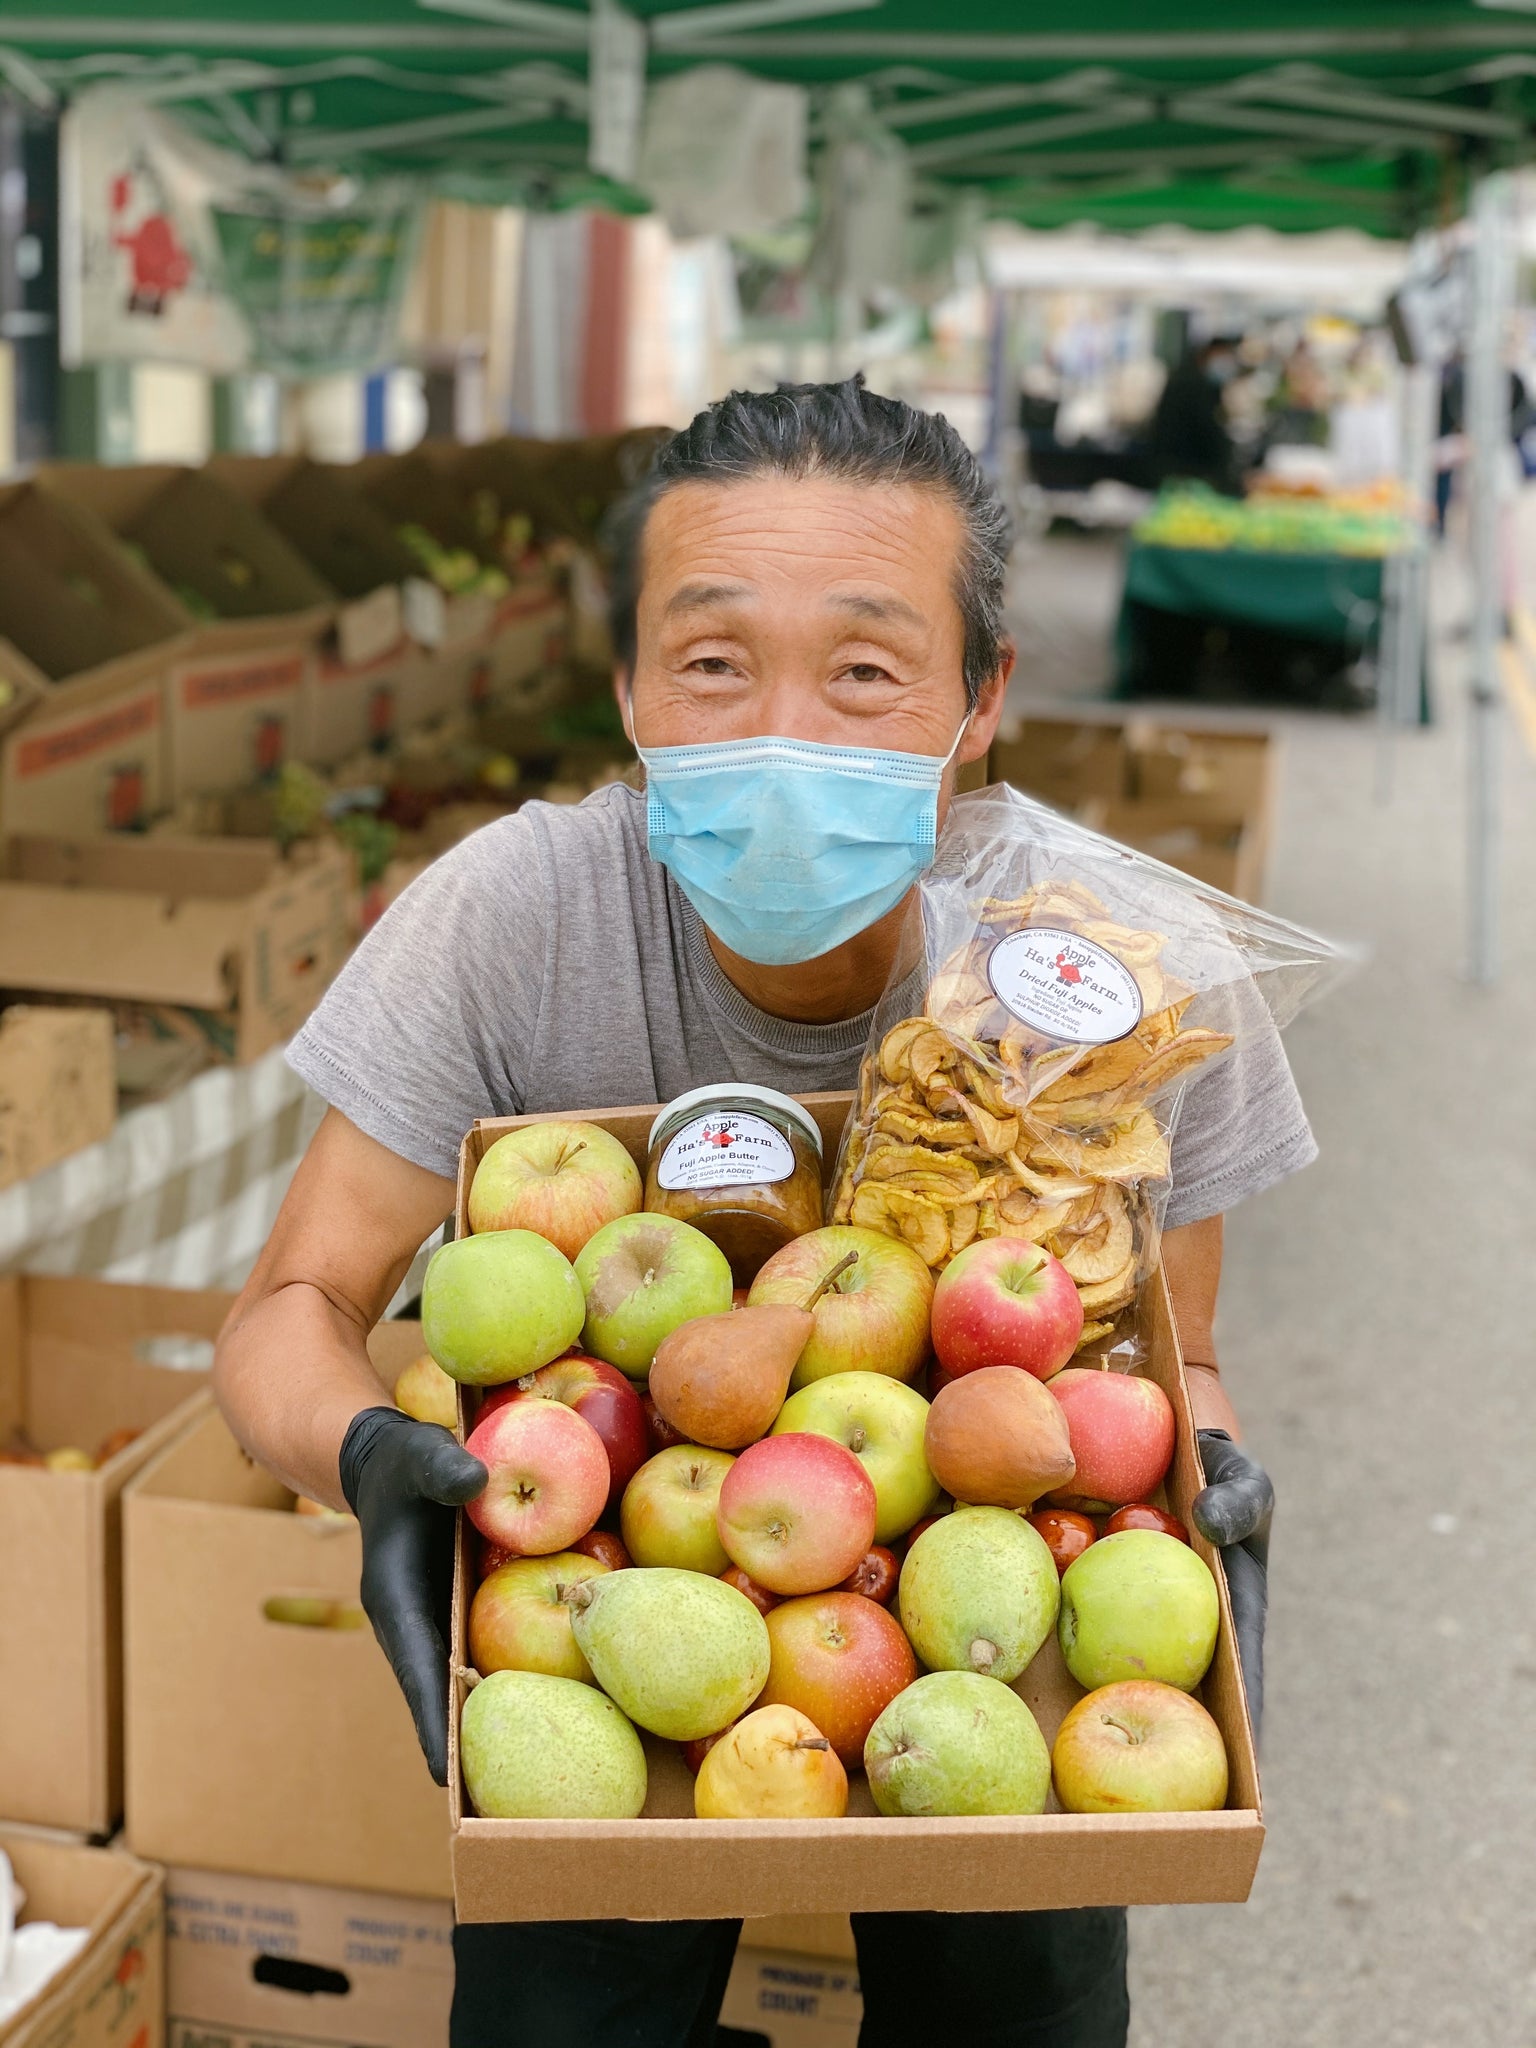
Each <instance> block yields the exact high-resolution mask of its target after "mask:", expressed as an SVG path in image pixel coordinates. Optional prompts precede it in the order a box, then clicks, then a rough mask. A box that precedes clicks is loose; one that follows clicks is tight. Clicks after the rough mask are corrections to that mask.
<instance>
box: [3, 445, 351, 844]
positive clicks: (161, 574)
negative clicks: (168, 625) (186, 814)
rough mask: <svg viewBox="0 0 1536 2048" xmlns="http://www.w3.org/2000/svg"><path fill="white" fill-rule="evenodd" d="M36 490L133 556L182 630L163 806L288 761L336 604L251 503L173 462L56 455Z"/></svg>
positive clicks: (172, 681) (298, 742)
mask: <svg viewBox="0 0 1536 2048" xmlns="http://www.w3.org/2000/svg"><path fill="white" fill-rule="evenodd" d="M39 484H40V486H41V488H42V489H43V490H45V491H46V492H47V493H48V494H50V495H51V496H52V497H54V498H55V499H56V500H60V501H62V502H64V503H65V504H68V505H71V506H73V507H74V508H76V510H77V511H78V512H80V513H82V514H83V515H85V516H86V517H87V518H89V519H91V520H93V521H95V522H96V523H97V526H98V529H99V530H101V531H104V532H108V533H110V534H112V535H114V536H115V537H116V539H117V541H118V542H119V543H120V544H121V545H122V546H123V547H125V548H126V549H127V550H129V551H130V553H131V554H132V555H133V556H135V557H136V558H137V559H139V560H141V561H142V562H143V563H144V564H145V566H146V568H147V569H148V571H149V572H150V573H151V574H152V575H153V577H154V578H155V579H156V580H157V581H158V583H159V585H160V586H161V588H162V590H163V592H164V593H165V595H166V596H167V597H168V598H169V599H170V600H171V601H172V602H173V603H174V604H175V606H176V608H177V610H178V613H179V615H180V620H181V624H182V626H183V627H184V628H189V629H191V631H192V638H191V639H190V641H189V642H188V643H187V645H186V647H185V648H184V650H183V653H182V656H181V658H179V659H178V660H177V662H176V663H175V664H174V665H173V666H172V668H171V671H170V676H169V682H168V696H167V718H168V746H167V777H168V787H167V792H166V795H167V801H168V803H172V804H174V803H178V802H180V800H181V799H182V798H183V797H185V796H195V795H200V794H202V793H204V792H205V791H211V790H223V789H239V788H242V787H243V786H244V785H245V784H246V783H248V782H253V781H256V780H258V779H259V778H260V777H261V776H263V775H269V774H271V773H273V772H274V771H275V770H276V769H277V768H278V767H280V766H281V764H282V763H283V761H285V760H287V759H289V758H291V757H294V756H296V755H298V754H299V753H300V751H301V749H302V743H303V733H302V726H301V719H302V713H303V706H304V693H305V687H306V683H307V680H308V675H309V670H310V665H311V663H312V662H313V660H314V659H315V656H316V652H317V649H318V647H319V645H320V642H321V641H322V639H323V638H324V637H325V635H326V634H327V633H328V632H329V630H330V629H331V626H332V624H333V619H334V615H335V613H336V609H337V598H336V593H335V592H334V591H333V590H331V588H330V587H329V585H327V584H326V583H325V582H323V581H322V579H321V578H320V577H319V576H317V575H316V573H315V572H314V570H313V569H311V568H310V567H309V565H308V564H307V563H306V562H305V561H303V560H302V559H301V557H300V556H299V555H297V554H296V553H295V552H294V550H293V549H292V548H290V547H289V545H288V543H287V542H286V541H285V540H284V539H283V537H282V535H281V534H280V533H278V532H277V531H276V529H275V528H273V527H271V526H269V525H268V524H267V522H266V521H265V520H264V519H263V518H262V516H261V514H260V513H259V512H258V511H257V509H256V507H255V506H254V505H253V504H251V503H250V502H249V501H248V499H246V498H244V497H242V496H241V495H240V494H239V493H238V492H236V491H234V490H231V489H229V488H227V487H226V486H225V485H224V484H222V483H220V482H219V481H217V480H216V479H215V478H214V477H213V476H212V475H211V474H209V473H208V472H206V471H203V470H193V469H186V468H183V467H181V466H179V465H177V464H174V463H148V464H142V465H139V466H134V467H125V468H117V467H109V466H102V465H97V464H93V463H55V464H50V465H48V466H47V467H46V468H44V469H43V470H41V471H40V472H39Z"/></svg>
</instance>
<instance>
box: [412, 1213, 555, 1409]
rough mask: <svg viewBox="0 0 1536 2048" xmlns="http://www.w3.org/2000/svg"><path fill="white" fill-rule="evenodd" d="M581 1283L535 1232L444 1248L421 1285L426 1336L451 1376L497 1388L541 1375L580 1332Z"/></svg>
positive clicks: (496, 1233) (503, 1233)
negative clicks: (525, 1376)
mask: <svg viewBox="0 0 1536 2048" xmlns="http://www.w3.org/2000/svg"><path fill="white" fill-rule="evenodd" d="M584 1313H585V1304H584V1301H583V1297H582V1290H581V1283H580V1282H579V1281H578V1279H577V1278H576V1275H575V1273H574V1271H573V1270H572V1268H571V1262H570V1260H569V1259H568V1258H566V1256H565V1254H564V1253H563V1252H558V1251H556V1250H555V1247H554V1246H553V1245H552V1244H550V1243H549V1241H548V1240H547V1239H546V1238H542V1237H540V1236H538V1234H537V1233H536V1232H534V1231H532V1230H489V1231H486V1232H485V1233H484V1234H483V1235H482V1236H479V1237H460V1238H455V1240H454V1241H453V1243H452V1244H442V1245H439V1246H438V1248H437V1250H436V1251H435V1252H434V1253H433V1254H432V1256H431V1258H430V1259H429V1260H428V1262H427V1273H426V1278H425V1280H424V1281H423V1282H422V1288H421V1334H422V1338H423V1340H424V1341H425V1343H426V1347H427V1349H428V1350H429V1351H430V1352H431V1354H432V1356H433V1357H434V1358H435V1359H436V1360H437V1362H438V1364H439V1365H440V1366H441V1367H442V1369H443V1371H444V1372H445V1373H447V1374H448V1376H449V1377H450V1379H456V1380H459V1381H461V1382H463V1384H465V1385H466V1386H472V1387H495V1386H500V1385H501V1384H502V1382H503V1381H505V1380H515V1379H521V1377H522V1376H523V1374H524V1373H525V1372H537V1371H538V1369H539V1367H540V1366H541V1365H548V1363H549V1361H550V1360H551V1359H552V1358H558V1357H559V1356H560V1354H561V1352H562V1351H566V1350H569V1348H570V1346H571V1345H572V1344H574V1343H575V1341H576V1339H577V1338H578V1337H579V1336H580V1335H581V1323H582V1317H583V1315H584Z"/></svg>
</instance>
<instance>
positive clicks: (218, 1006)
mask: <svg viewBox="0 0 1536 2048" xmlns="http://www.w3.org/2000/svg"><path fill="white" fill-rule="evenodd" d="M351 876H352V869H351V863H350V861H349V860H348V858H347V856H346V854H345V853H344V852H343V851H342V850H341V849H340V848H339V847H337V846H334V845H332V844H330V843H328V842H325V841H317V842H314V843H312V844H306V845H304V846H302V847H298V848H295V849H294V852H293V854H292V855H291V856H290V857H289V858H287V859H284V858H283V856H282V855H281V854H280V853H279V852H278V851H277V849H276V848H275V847H273V846H270V845H265V844H263V843H261V842H258V841H253V840H243V839H172V838H163V839H162V838H150V839H127V838H124V839H53V838H43V837H41V836H33V837H25V836H23V837H19V838H13V839H10V840H8V841H7V842H6V843H5V847H4V855H3V862H0V986H3V987H7V988H14V989H25V990H27V991H29V992H30V991H34V990H38V991H43V992H46V993H50V994H56V995H86V996H97V997H102V998H106V999H113V998H121V999H125V1000H128V1001H137V1002H149V1003H171V1004H176V1005H178V1006H180V1007H183V1008H188V1009H193V1010H199V1011H203V1012H206V1013H207V1015H208V1017H209V1020H210V1023H211V1025H212V1026H213V1027H214V1029H215V1031H216V1033H217V1034H218V1035H219V1036H220V1037H221V1038H222V1040H223V1042H224V1044H225V1047H226V1050H227V1053H228V1056H229V1057H230V1058H232V1059H235V1060H238V1061H241V1062H244V1061H248V1060H253V1059H255V1058H257V1056H258V1055H259V1054H261V1053H264V1052H266V1051H267V1050H268V1048H269V1047H271V1046H274V1045H281V1044H283V1043H284V1042H285V1041H286V1040H287V1039H289V1038H291V1037H292V1036H293V1034H294V1032H295V1031H297V1030H298V1028H299V1026H300V1025H301V1024H302V1023H303V1021H304V1019H305V1018H306V1017H307V1016H308V1015H309V1013H310V1011H311V1010H312V1009H313V1008H314V1006H315V1004H316V1002H318V1000H319V998H320V996H321V994H322V993H323V991H324V990H325V988H326V986H327V984H328V983H329V982H330V980H331V977H332V976H333V975H334V974H335V972H336V970H337V969H338V968H339V967H340V965H341V963H342V961H343V960H344V959H345V958H346V955H347V951H348V947H349V945H350V932H349V928H348V922H347V916H348V913H347V892H348V889H349V888H350V886H351Z"/></svg>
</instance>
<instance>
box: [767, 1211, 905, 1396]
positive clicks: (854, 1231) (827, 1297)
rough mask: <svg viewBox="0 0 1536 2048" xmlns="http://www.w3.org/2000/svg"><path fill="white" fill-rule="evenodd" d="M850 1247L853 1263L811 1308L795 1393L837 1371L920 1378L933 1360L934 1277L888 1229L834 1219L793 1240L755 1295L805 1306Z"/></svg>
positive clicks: (792, 1384)
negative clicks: (810, 1323)
mask: <svg viewBox="0 0 1536 2048" xmlns="http://www.w3.org/2000/svg"><path fill="white" fill-rule="evenodd" d="M850 1252H852V1253H855V1254H856V1257H855V1258H854V1261H853V1264H852V1265H851V1266H848V1267H847V1268H846V1269H845V1270H844V1271H842V1272H841V1273H839V1275H838V1277H837V1279H835V1280H833V1281H832V1282H831V1283H830V1285H829V1286H828V1287H827V1289H826V1292H825V1293H824V1294H822V1295H821V1296H820V1297H819V1298H818V1299H817V1300H816V1302H815V1305H814V1306H813V1307H812V1309H811V1317H812V1321H813V1325H814V1327H813V1328H812V1331H811V1335H810V1340H809V1342H808V1343H807V1344H806V1346H805V1349H804V1350H803V1351H802V1352H801V1353H800V1357H799V1360H798V1362H797V1363H796V1365H795V1371H794V1377H793V1378H792V1379H791V1380H790V1383H789V1384H790V1387H791V1388H792V1389H794V1390H798V1389H799V1388H801V1387H806V1386H809V1385H810V1383H811V1381H812V1380H822V1379H826V1378H828V1377H829V1376H830V1375H831V1374H832V1373H835V1372H883V1373H884V1374H886V1376H887V1377H888V1378H890V1379H894V1380H910V1379H915V1378H916V1377H917V1375H918V1373H919V1372H920V1371H921V1370H922V1368H923V1365H924V1362H925V1361H926V1359H927V1357H928V1311H929V1308H930V1306H931V1305H932V1302H933V1276H932V1274H930V1272H929V1271H928V1268H927V1267H926V1266H925V1265H924V1264H923V1261H922V1260H921V1259H920V1258H919V1257H918V1255H917V1253H916V1252H915V1251H913V1249H912V1247H911V1245H909V1244H904V1243H903V1242H902V1240H901V1239H900V1238H899V1237H887V1236H886V1235H885V1233H884V1232H883V1231H880V1230H864V1229H860V1228H858V1227H857V1226H855V1225H852V1224H842V1223H834V1224H828V1226H827V1227H826V1228H825V1229H824V1230H810V1231H807V1232H806V1234H805V1236H804V1237H796V1238H791V1240H790V1241H789V1243H788V1244H786V1245H784V1246H782V1247H781V1248H780V1249H779V1250H778V1251H776V1252H775V1253H774V1255H773V1257H772V1258H771V1259H769V1260H768V1261H767V1263H766V1264H765V1265H764V1266H763V1267H762V1268H761V1269H760V1270H759V1272H758V1276H757V1278H756V1279H755V1280H754V1281H753V1282H752V1288H751V1293H750V1295H749V1297H748V1298H749V1299H750V1300H751V1301H753V1302H763V1301H782V1302H793V1303H794V1304H795V1305H796V1306H797V1307H800V1308H804V1306H805V1304H806V1303H807V1302H808V1301H810V1299H811V1297H812V1295H813V1294H814V1293H815V1291H816V1289H817V1288H818V1287H819V1286H820V1285H821V1283H822V1282H823V1281H824V1280H826V1279H827V1277H828V1275H829V1274H830V1273H832V1272H833V1271H834V1270H835V1269H836V1268H837V1267H838V1266H839V1264H840V1263H841V1261H843V1260H844V1259H846V1258H847V1257H848V1254H849V1253H850Z"/></svg>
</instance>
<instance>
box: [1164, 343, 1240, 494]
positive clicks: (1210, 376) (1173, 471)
mask: <svg viewBox="0 0 1536 2048" xmlns="http://www.w3.org/2000/svg"><path fill="white" fill-rule="evenodd" d="M1237 369H1238V359H1237V345H1236V343H1235V342H1233V341H1231V340H1230V339H1228V338H1227V337H1226V336H1224V335H1217V336H1215V337H1213V338H1212V339H1211V340H1209V341H1207V342H1204V343H1203V344H1202V345H1201V346H1200V347H1199V348H1197V349H1189V350H1187V351H1186V353H1185V354H1184V355H1183V357H1182V358H1181V359H1180V360H1179V362H1177V363H1176V364H1175V365H1174V367H1173V368H1172V369H1171V370H1170V371H1169V373H1168V381H1167V383H1166V384H1165V385H1164V386H1163V392H1162V396H1161V397H1160V398H1159V399H1158V401H1157V408H1156V410H1155V411H1154V413H1153V415H1152V424H1151V427H1150V429H1149V432H1148V436H1147V440H1148V454H1149V457H1150V460H1151V465H1152V473H1153V475H1154V477H1155V478H1156V480H1157V482H1158V483H1159V484H1166V483H1172V482H1192V483H1203V484H1209V485H1210V487H1211V489H1212V490H1214V491H1222V492H1224V493H1225V494H1226V495H1227V496H1228V497H1233V498H1236V497H1240V496H1241V495H1242V481H1241V477H1240V474H1239V469H1238V461H1237V449H1236V445H1235V444H1234V442H1233V439H1232V435H1231V432H1230V430H1229V429H1228V426H1227V418H1226V406H1225V400H1224V393H1225V391H1226V388H1227V386H1228V384H1230V383H1231V381H1232V379H1233V378H1234V377H1235V376H1236V375H1237Z"/></svg>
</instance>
